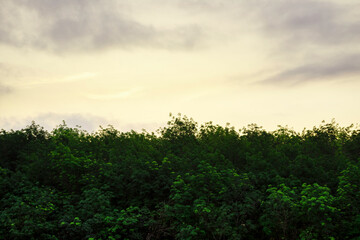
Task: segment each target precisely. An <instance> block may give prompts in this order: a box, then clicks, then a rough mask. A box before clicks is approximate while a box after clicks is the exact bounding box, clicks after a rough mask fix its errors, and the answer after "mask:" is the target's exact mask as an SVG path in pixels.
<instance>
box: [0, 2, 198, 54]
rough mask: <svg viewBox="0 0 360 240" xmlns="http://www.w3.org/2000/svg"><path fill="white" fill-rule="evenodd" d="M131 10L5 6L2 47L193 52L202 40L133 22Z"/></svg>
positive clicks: (190, 31) (186, 31) (87, 5)
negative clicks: (148, 48)
mask: <svg viewBox="0 0 360 240" xmlns="http://www.w3.org/2000/svg"><path fill="white" fill-rule="evenodd" d="M54 9H56V10H55V11H54ZM126 10H127V7H126V6H125V5H121V4H119V3H118V2H116V1H101V2H100V1H95V0H89V1H79V0H71V1H70V0H64V1H47V0H33V1H25V0H14V1H5V2H2V5H1V8H0V43H2V44H8V45H14V46H18V47H19V46H26V47H32V48H37V49H46V50H49V49H50V50H54V51H57V52H60V51H62V52H63V51H64V52H67V51H86V50H98V49H105V48H109V47H121V48H131V47H139V46H141V47H157V48H188V47H189V42H191V43H192V44H190V45H191V46H190V47H192V46H193V45H194V42H196V41H198V40H199V38H200V37H201V31H200V30H199V27H196V26H188V25H187V26H180V27H176V28H174V29H171V30H167V29H162V28H157V27H156V26H152V25H148V24H146V23H142V22H139V21H137V20H136V19H134V18H133V17H130V16H129V14H127V11H126ZM194 29H195V30H194ZM163 39H166V42H164V41H163Z"/></svg>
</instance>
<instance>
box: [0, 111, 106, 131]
mask: <svg viewBox="0 0 360 240" xmlns="http://www.w3.org/2000/svg"><path fill="white" fill-rule="evenodd" d="M63 120H64V121H65V123H66V125H67V126H69V127H76V126H81V128H82V129H85V130H87V131H90V132H91V131H95V130H97V129H98V128H99V126H100V125H105V124H108V120H107V119H105V118H103V117H100V116H96V115H92V114H60V113H43V114H39V115H36V116H32V117H26V118H17V119H13V118H12V119H9V118H0V129H1V128H4V129H6V130H10V129H14V130H15V129H22V128H25V127H26V125H29V124H31V122H32V121H35V122H36V124H39V125H40V126H43V127H44V128H45V129H46V130H49V131H51V130H52V129H54V128H55V127H56V126H58V125H59V124H62V121H63Z"/></svg>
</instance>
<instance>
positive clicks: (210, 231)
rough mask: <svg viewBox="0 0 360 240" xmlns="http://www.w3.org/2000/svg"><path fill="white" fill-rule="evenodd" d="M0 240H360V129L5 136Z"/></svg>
mask: <svg viewBox="0 0 360 240" xmlns="http://www.w3.org/2000/svg"><path fill="white" fill-rule="evenodd" d="M0 196H1V198H0V211H1V212H0V239H7V240H8V239H87V240H91V239H92V240H95V239H103V240H105V239H328V240H331V239H360V130H358V129H354V128H353V127H347V128H342V127H339V126H338V124H336V123H334V122H331V123H327V124H326V123H323V124H322V125H320V126H319V127H314V128H313V129H312V130H307V131H305V130H304V131H303V132H302V133H297V132H294V131H292V130H289V129H287V128H283V127H280V128H279V129H278V130H276V131H274V132H267V131H265V130H263V129H262V128H260V127H258V126H256V125H249V126H248V128H244V129H242V130H240V131H236V130H235V129H234V128H232V127H229V126H226V127H222V126H218V125H213V124H212V123H207V124H205V125H202V126H198V125H197V123H196V122H194V121H193V120H192V119H188V118H187V117H181V116H178V117H172V119H171V120H170V121H169V123H168V125H167V126H166V127H164V128H161V129H160V130H159V131H158V133H157V134H153V133H151V134H149V133H147V132H142V133H137V132H134V131H132V132H126V133H123V132H119V131H118V130H116V129H114V128H113V127H111V126H110V127H107V128H102V129H101V130H100V131H98V132H96V133H92V134H89V133H87V132H86V131H83V130H81V129H80V128H70V127H68V126H66V124H65V123H64V124H62V125H60V126H58V127H57V128H56V129H54V130H53V131H52V132H50V133H49V132H47V131H45V130H44V129H43V128H41V127H40V126H38V125H36V124H35V123H33V124H31V125H30V126H28V127H26V128H25V129H22V130H18V131H5V130H2V131H1V132H0Z"/></svg>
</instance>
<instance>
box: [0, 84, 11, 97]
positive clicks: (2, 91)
mask: <svg viewBox="0 0 360 240" xmlns="http://www.w3.org/2000/svg"><path fill="white" fill-rule="evenodd" d="M12 92H13V88H11V87H9V86H6V85H3V84H1V83H0V96H1V95H6V94H9V93H12Z"/></svg>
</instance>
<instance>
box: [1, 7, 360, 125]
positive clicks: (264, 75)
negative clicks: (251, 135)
mask: <svg viewBox="0 0 360 240" xmlns="http://www.w3.org/2000/svg"><path fill="white" fill-rule="evenodd" d="M359 40H360V2H359V1H358V0H327V1H320V0H271V1H269V0H252V1H239V0H171V1H170V0H156V1H155V0H123V1H111V0H106V1H97V0H86V1H85V0H62V1H50V0H2V1H0V112H1V114H0V129H6V130H10V129H21V128H24V127H26V126H27V125H29V124H30V123H31V121H35V122H36V123H37V124H40V125H41V126H44V127H45V128H46V129H48V130H51V129H53V128H54V127H56V126H57V125H59V124H61V123H62V121H63V120H65V122H66V123H67V124H68V125H69V126H76V125H79V126H81V127H82V129H85V130H87V131H90V132H91V131H95V130H97V129H98V128H99V126H100V125H101V126H107V125H109V124H110V125H113V126H114V127H115V128H117V129H119V130H121V131H130V130H131V129H133V130H135V131H141V130H142V129H146V130H147V131H149V132H151V131H155V130H157V129H158V128H160V127H164V126H166V122H167V121H168V120H170V117H169V113H173V114H175V115H176V114H177V113H181V114H182V115H186V116H188V117H191V118H193V119H194V120H195V121H196V122H198V123H199V125H201V124H202V123H205V122H209V121H212V122H213V123H214V124H219V125H225V124H226V123H230V124H231V125H232V126H235V128H238V129H240V128H242V127H245V126H247V125H248V124H252V123H256V124H258V125H259V126H263V127H264V128H265V129H266V130H269V131H272V130H275V129H277V127H278V125H282V126H288V127H289V128H293V129H294V130H296V131H301V130H302V129H304V128H307V129H311V128H312V127H313V126H315V125H319V124H321V121H322V120H325V121H326V122H330V121H331V120H332V119H335V121H336V122H337V123H339V124H340V125H342V126H348V125H350V124H357V123H359V120H360V107H359V103H360V94H359V93H360V80H359V79H360V41H359Z"/></svg>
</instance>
